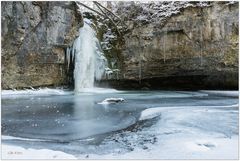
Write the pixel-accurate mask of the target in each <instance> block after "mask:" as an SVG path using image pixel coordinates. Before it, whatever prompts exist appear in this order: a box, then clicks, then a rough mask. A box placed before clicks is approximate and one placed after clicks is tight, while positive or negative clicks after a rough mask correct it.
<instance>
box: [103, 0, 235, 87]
mask: <svg viewBox="0 0 240 161" xmlns="http://www.w3.org/2000/svg"><path fill="white" fill-rule="evenodd" d="M135 10H136V9H135ZM130 11H131V8H130V9H129V11H128V12H130ZM140 11H141V10H140ZM140 11H139V12H140ZM125 15H128V16H130V14H129V13H125ZM135 17H136V16H135ZM123 18H124V17H123ZM238 20H239V8H238V3H227V2H211V3H210V4H209V5H208V6H200V7H199V6H195V7H192V6H189V7H186V8H183V9H181V10H180V12H178V13H177V14H173V15H172V16H170V17H168V18H166V19H164V21H160V18H155V19H154V20H153V21H152V22H151V23H149V22H144V21H139V19H136V18H131V19H129V18H128V19H127V20H126V24H127V25H128V27H129V32H127V33H126V34H125V35H124V45H123V46H122V47H121V53H120V54H121V55H122V57H123V60H122V62H121V73H120V76H119V77H120V78H119V80H114V79H111V80H108V82H109V83H110V84H111V85H112V86H114V87H118V88H119V87H122V88H124V87H126V88H129V87H134V88H144V87H146V88H154V89H156V88H159V89H164V88H178V87H179V88H184V89H194V88H197V89H199V88H216V89H221V88H222V89H223V88H227V89H237V88H238V49H239V47H238V32H239V26H238ZM163 22H164V23H163ZM119 41H122V40H119ZM103 82H104V81H103ZM103 82H102V83H103Z"/></svg>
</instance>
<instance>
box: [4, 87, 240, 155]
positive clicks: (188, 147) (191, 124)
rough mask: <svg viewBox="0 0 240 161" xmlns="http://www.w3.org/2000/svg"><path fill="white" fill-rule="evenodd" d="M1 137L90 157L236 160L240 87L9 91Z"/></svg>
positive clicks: (9, 141) (25, 145)
mask: <svg viewBox="0 0 240 161" xmlns="http://www.w3.org/2000/svg"><path fill="white" fill-rule="evenodd" d="M106 98H123V99H124V100H125V101H123V102H118V103H112V104H107V103H101V102H102V101H103V100H105V99H106ZM2 135H3V136H2V143H3V144H4V145H11V146H19V147H22V148H25V149H27V148H31V149H49V150H54V151H62V152H64V153H67V154H70V155H72V156H74V157H75V158H83V159H84V158H89V159H237V158H238V93H237V92H223V91H214V92H213V91H195V92H190V91H115V90H103V89H97V90H96V91H86V92H85V93H80V94H78V95H74V94H73V92H71V91H63V90H46V91H44V90H40V91H30V90H29V91H27V92H26V91H25V92H22V93H21V92H9V91H3V93H2ZM4 147H5V146H3V147H2V148H3V150H4ZM6 147H7V146H6ZM5 151H6V152H7V150H6V149H5ZM4 157H7V158H11V156H7V154H4V155H3V159H4ZM14 157H16V156H14ZM25 158H26V159H32V158H31V157H30V156H29V157H28V156H25Z"/></svg>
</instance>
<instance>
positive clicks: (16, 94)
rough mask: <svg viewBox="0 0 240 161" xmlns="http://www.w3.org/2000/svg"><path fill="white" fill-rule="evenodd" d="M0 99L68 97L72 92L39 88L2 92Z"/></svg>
mask: <svg viewBox="0 0 240 161" xmlns="http://www.w3.org/2000/svg"><path fill="white" fill-rule="evenodd" d="M1 94H2V98H8V97H25V96H29V95H35V96H43V95H69V94H73V92H72V91H69V90H64V89H50V88H39V89H26V90H2V91H1Z"/></svg>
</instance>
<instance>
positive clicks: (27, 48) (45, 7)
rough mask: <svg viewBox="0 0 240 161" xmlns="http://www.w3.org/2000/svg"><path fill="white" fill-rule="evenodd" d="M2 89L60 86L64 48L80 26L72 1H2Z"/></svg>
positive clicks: (62, 81) (80, 18)
mask: <svg viewBox="0 0 240 161" xmlns="http://www.w3.org/2000/svg"><path fill="white" fill-rule="evenodd" d="M1 4H2V8H1V14H2V17H1V20H2V22H1V23H2V32H1V36H2V37H1V38H2V39H1V43H2V51H1V54H2V55H1V59H2V64H1V69H2V77H1V78H2V82H1V83H2V88H3V89H9V88H23V87H29V86H32V87H35V86H52V85H61V84H64V83H65V81H66V73H65V69H66V67H65V48H66V46H68V45H69V44H71V43H72V42H73V40H74V39H75V38H76V36H77V35H78V28H79V27H80V26H81V25H83V23H82V17H81V14H79V13H78V12H77V8H76V5H75V3H73V2H30V1H28V2H25V1H23V2H20V1H19V2H13V1H12V2H1Z"/></svg>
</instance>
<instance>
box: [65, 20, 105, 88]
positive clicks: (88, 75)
mask: <svg viewBox="0 0 240 161" xmlns="http://www.w3.org/2000/svg"><path fill="white" fill-rule="evenodd" d="M90 25H91V22H90V21H89V20H88V19H85V20H84V26H83V27H81V28H80V29H79V37H78V38H77V39H76V40H75V41H74V43H73V46H72V48H71V49H67V52H66V54H67V56H66V57H67V59H68V60H67V61H68V62H70V55H71V58H75V68H74V86H75V92H82V91H84V89H85V88H93V87H94V80H100V79H101V78H102V76H103V75H104V72H105V68H106V67H107V66H108V65H107V59H106V58H105V57H104V54H103V52H102V49H101V47H100V44H99V41H98V39H97V37H96V33H95V31H94V30H93V29H92V28H91V26H90ZM70 51H71V52H70Z"/></svg>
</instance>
